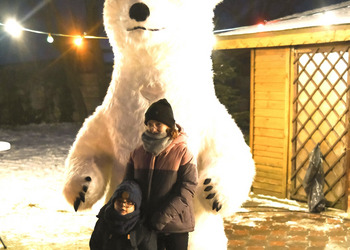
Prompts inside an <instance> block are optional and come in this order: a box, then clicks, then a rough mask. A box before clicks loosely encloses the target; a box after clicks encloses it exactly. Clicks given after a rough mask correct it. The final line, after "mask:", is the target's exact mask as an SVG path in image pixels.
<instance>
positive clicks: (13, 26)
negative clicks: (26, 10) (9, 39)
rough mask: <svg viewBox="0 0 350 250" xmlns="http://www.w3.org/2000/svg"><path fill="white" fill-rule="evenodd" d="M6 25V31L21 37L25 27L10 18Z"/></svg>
mask: <svg viewBox="0 0 350 250" xmlns="http://www.w3.org/2000/svg"><path fill="white" fill-rule="evenodd" d="M4 26H5V31H6V32H8V33H9V34H10V35H11V36H13V37H16V38H17V37H20V35H21V34H22V30H23V27H22V26H21V25H20V24H19V23H18V22H17V21H16V20H14V19H9V20H8V21H7V22H6V24H5V25H4Z"/></svg>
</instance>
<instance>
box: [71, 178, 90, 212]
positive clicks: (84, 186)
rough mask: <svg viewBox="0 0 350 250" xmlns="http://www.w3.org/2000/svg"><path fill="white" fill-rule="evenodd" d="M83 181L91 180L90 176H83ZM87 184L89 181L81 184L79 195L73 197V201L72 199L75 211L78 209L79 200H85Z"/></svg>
mask: <svg viewBox="0 0 350 250" xmlns="http://www.w3.org/2000/svg"><path fill="white" fill-rule="evenodd" d="M85 181H87V182H90V181H91V177H90V176H86V177H85ZM88 185H89V183H88V184H87V185H83V188H82V190H83V191H82V192H79V197H77V198H76V199H75V201H74V204H73V207H74V210H75V212H77V211H78V209H79V206H80V204H81V202H85V194H86V192H87V190H88Z"/></svg>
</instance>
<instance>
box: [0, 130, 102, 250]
mask: <svg viewBox="0 0 350 250" xmlns="http://www.w3.org/2000/svg"><path fill="white" fill-rule="evenodd" d="M79 127H80V125H78V124H71V123H63V124H51V125H48V124H41V125H29V126H21V127H16V128H12V129H5V128H0V141H5V142H9V143H10V144H11V149H10V150H7V151H3V152H0V204H1V205H0V237H1V239H2V240H3V241H4V242H5V244H6V245H7V247H8V249H16V250H17V249H89V247H88V242H89V239H90V235H91V232H92V229H93V227H94V225H95V222H96V214H97V212H98V210H99V208H100V207H101V206H102V203H101V204H96V206H95V207H94V208H93V209H92V210H91V211H87V212H79V213H75V212H74V209H73V208H72V207H71V206H69V205H68V203H67V202H66V201H65V199H64V197H63V195H62V185H63V180H64V160H65V158H66V156H67V153H68V150H69V148H70V146H71V144H72V143H73V141H74V138H75V135H76V133H77V131H78V129H79ZM1 248H2V244H1V243H0V249H1Z"/></svg>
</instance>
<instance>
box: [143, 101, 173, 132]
mask: <svg viewBox="0 0 350 250" xmlns="http://www.w3.org/2000/svg"><path fill="white" fill-rule="evenodd" d="M150 120H155V121H158V122H161V123H164V124H165V125H167V126H169V127H170V128H173V127H175V119H174V114H173V109H172V108H171V105H170V104H169V102H168V101H167V100H166V99H160V100H158V101H156V102H154V103H152V104H151V106H150V107H149V108H148V109H147V111H146V113H145V124H146V125H147V122H148V121H150Z"/></svg>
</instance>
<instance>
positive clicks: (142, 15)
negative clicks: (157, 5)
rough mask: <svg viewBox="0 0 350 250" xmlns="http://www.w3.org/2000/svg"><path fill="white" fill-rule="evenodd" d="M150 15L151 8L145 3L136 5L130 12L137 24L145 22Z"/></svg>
mask: <svg viewBox="0 0 350 250" xmlns="http://www.w3.org/2000/svg"><path fill="white" fill-rule="evenodd" d="M149 14H150V13H149V8H148V7H147V5H146V4H144V3H135V4H133V5H132V6H131V8H130V10H129V16H130V18H131V19H135V20H136V21H137V22H142V21H145V20H146V19H147V17H149Z"/></svg>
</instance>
